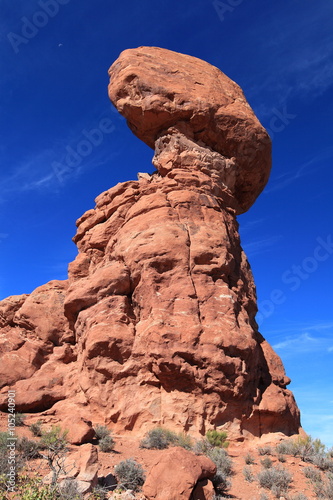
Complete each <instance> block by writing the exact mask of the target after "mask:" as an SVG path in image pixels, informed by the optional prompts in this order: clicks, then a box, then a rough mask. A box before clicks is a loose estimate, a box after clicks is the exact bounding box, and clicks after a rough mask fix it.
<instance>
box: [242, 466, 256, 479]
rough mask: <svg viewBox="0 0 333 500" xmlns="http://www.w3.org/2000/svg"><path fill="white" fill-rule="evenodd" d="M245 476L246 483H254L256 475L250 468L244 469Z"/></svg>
mask: <svg viewBox="0 0 333 500" xmlns="http://www.w3.org/2000/svg"><path fill="white" fill-rule="evenodd" d="M243 476H244V479H245V481H248V482H249V483H252V482H253V481H254V475H253V474H252V471H251V469H250V467H244V469H243Z"/></svg>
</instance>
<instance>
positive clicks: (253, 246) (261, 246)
mask: <svg viewBox="0 0 333 500" xmlns="http://www.w3.org/2000/svg"><path fill="white" fill-rule="evenodd" d="M282 238H283V237H282V235H279V234H276V235H273V236H268V237H267V238H261V239H258V240H253V241H249V242H245V243H243V245H242V246H243V248H244V251H245V253H246V254H247V255H248V256H251V257H253V256H254V255H259V254H262V253H264V252H266V251H267V250H269V249H270V248H271V247H272V246H275V245H276V244H277V243H278V242H279V241H281V240H282Z"/></svg>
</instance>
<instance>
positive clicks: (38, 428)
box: [29, 420, 43, 437]
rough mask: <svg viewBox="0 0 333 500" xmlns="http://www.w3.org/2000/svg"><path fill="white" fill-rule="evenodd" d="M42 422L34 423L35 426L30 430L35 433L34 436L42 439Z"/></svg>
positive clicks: (31, 426) (32, 425)
mask: <svg viewBox="0 0 333 500" xmlns="http://www.w3.org/2000/svg"><path fill="white" fill-rule="evenodd" d="M42 424H43V421H42V420H37V422H34V423H33V424H31V425H30V427H29V429H30V430H31V432H32V433H33V435H34V436H36V437H40V436H41V435H42Z"/></svg>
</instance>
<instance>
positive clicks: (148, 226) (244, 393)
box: [0, 47, 300, 439]
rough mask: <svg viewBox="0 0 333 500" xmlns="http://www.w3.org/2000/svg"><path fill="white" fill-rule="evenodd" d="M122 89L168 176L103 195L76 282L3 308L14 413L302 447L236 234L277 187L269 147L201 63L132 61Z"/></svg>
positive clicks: (122, 102)
mask: <svg viewBox="0 0 333 500" xmlns="http://www.w3.org/2000/svg"><path fill="white" fill-rule="evenodd" d="M171 68H172V69H171ZM150 71H151V73H152V76H149V72H150ZM110 74H111V83H110V95H111V98H112V99H113V101H114V102H115V104H116V105H117V106H118V108H119V110H120V111H121V112H123V113H124V115H125V116H126V117H127V118H128V120H129V123H130V125H131V127H132V128H133V129H135V133H136V134H137V135H138V136H139V137H141V138H142V139H143V140H145V141H146V142H147V143H149V144H150V145H153V143H154V141H155V156H154V159H153V163H154V165H155V166H156V168H157V172H156V173H155V174H153V175H152V176H150V175H148V174H145V175H143V174H140V176H139V180H138V181H129V182H125V183H122V184H118V185H117V186H115V187H113V188H111V189H109V190H108V191H105V192H104V193H102V194H101V195H100V196H98V197H97V199H96V207H95V208H94V209H92V210H89V211H88V212H86V213H85V214H84V215H83V216H82V217H81V218H80V219H79V220H78V221H77V234H76V236H75V238H74V241H75V243H76V244H77V246H78V249H79V253H78V256H77V258H76V259H75V261H74V262H72V263H71V264H70V265H69V278H68V281H65V282H58V281H54V282H51V283H49V284H47V285H44V286H43V287H39V288H38V289H36V290H35V291H34V292H33V293H32V294H31V295H30V296H22V297H10V298H8V299H6V300H5V301H3V302H2V303H1V304H0V325H1V336H0V349H1V351H0V352H1V353H2V362H1V382H2V386H3V388H2V391H1V392H0V409H5V408H6V394H7V389H8V386H12V387H14V388H15V389H16V394H17V395H16V404H17V408H18V409H20V410H21V411H29V410H33V411H44V413H43V415H44V416H45V417H47V418H49V419H51V420H52V419H56V418H59V419H63V418H64V417H68V416H69V415H73V414H75V415H76V416H77V417H78V418H81V419H89V420H92V421H94V422H104V423H108V424H112V427H113V429H114V430H115V431H116V432H124V431H133V432H135V433H138V434H143V433H144V432H145V431H146V430H148V429H149V428H152V427H154V426H156V425H164V426H166V427H169V428H171V429H176V430H186V431H190V432H191V433H193V434H197V435H198V434H204V433H205V432H206V431H207V429H210V428H223V429H225V430H228V432H229V438H231V439H232V438H241V439H243V438H246V437H248V436H253V435H254V436H261V435H262V434H264V433H268V432H277V431H281V432H284V433H285V434H292V433H297V432H298V430H299V426H300V422H299V411H298V408H297V406H296V404H295V401H294V398H293V395H292V393H291V392H290V391H289V390H288V389H286V386H287V384H288V383H289V382H290V380H289V379H288V378H287V377H286V376H285V372H284V369H283V365H282V362H281V360H280V358H279V357H278V356H277V355H276V354H275V352H274V351H273V350H272V348H271V347H270V346H269V344H268V343H267V342H266V341H265V339H264V338H263V337H262V336H261V334H260V333H259V332H258V328H257V324H256V321H255V314H256V311H257V306H256V294H255V286H254V283H253V277H252V274H251V270H250V266H249V264H248V262H247V259H246V256H245V254H244V252H243V250H242V248H241V245H240V240H239V235H238V224H237V221H236V214H237V213H239V212H241V211H243V210H245V209H246V208H248V206H250V205H251V203H253V201H254V200H255V198H256V196H258V194H259V193H260V191H261V190H262V188H263V186H264V184H265V182H266V180H267V177H268V174H269V168H270V156H269V150H270V149H269V148H270V146H269V142H268V140H267V134H266V132H265V131H264V129H263V128H262V126H261V125H260V123H259V122H258V120H257V119H256V118H255V116H254V114H253V112H252V110H251V108H250V107H249V106H248V104H247V103H246V101H245V98H244V96H243V94H242V93H241V90H240V89H239V87H238V86H237V85H236V84H234V83H233V82H231V81H230V80H229V79H228V78H227V77H226V76H225V75H223V74H222V73H221V72H220V71H219V70H218V69H217V68H214V67H212V66H210V65H209V64H208V63H204V62H203V61H199V60H198V59H195V58H192V57H190V56H184V55H180V54H175V53H173V52H170V51H166V50H164V49H156V48H149V47H148V48H140V49H133V50H129V51H125V52H124V53H122V54H121V56H120V58H119V60H117V61H116V62H115V63H114V64H113V65H112V67H111V70H110ZM133 75H134V76H133ZM132 77H133V78H132ZM157 77H158V78H157ZM154 82H155V83H154ZM156 82H158V86H156V85H157V84H156ZM196 82H197V83H196ZM198 82H199V83H198ZM129 85H130V86H129ZM168 92H170V95H171V93H173V94H174V98H173V100H170V99H169V101H170V102H169V104H168V103H167V99H168ZM196 100H197V101H198V102H199V101H200V106H199V108H197V107H196V104H195V103H196ZM197 123H200V130H199V128H198V127H199V125H198V127H197ZM63 311H64V313H65V316H66V318H65V317H64V314H63ZM18 360H19V362H18ZM134 396H135V397H134ZM67 422H68V425H70V419H69V418H68V419H67ZM73 425H74V424H73Z"/></svg>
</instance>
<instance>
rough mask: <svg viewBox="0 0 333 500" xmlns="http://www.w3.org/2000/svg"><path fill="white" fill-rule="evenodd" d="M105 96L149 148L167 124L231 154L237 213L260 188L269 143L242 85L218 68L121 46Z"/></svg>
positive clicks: (173, 54) (158, 50)
mask: <svg viewBox="0 0 333 500" xmlns="http://www.w3.org/2000/svg"><path fill="white" fill-rule="evenodd" d="M109 75H110V77H111V81H110V85H109V96H110V99H111V101H112V102H113V103H114V105H115V106H116V107H117V109H118V111H120V113H122V114H123V115H124V116H125V117H126V118H127V122H128V125H129V127H130V129H131V130H132V131H133V132H134V133H135V134H136V135H137V136H138V137H139V138H140V139H142V140H143V141H144V142H145V143H146V144H148V146H150V147H151V148H153V149H155V147H156V146H155V142H156V140H157V139H158V137H160V136H161V135H164V134H165V131H166V130H167V129H168V128H169V127H174V126H177V127H178V128H182V127H186V130H187V134H188V136H189V137H191V138H193V140H194V141H195V142H196V143H203V144H204V145H206V146H208V147H210V148H212V150H213V151H216V152H217V153H219V154H221V155H223V156H226V157H228V158H230V159H231V160H232V161H231V162H230V163H231V165H232V167H231V168H232V170H233V176H232V181H233V183H234V186H232V187H234V188H235V189H233V192H234V194H235V196H236V197H237V199H238V201H239V206H238V211H239V212H240V213H241V212H242V211H246V210H247V209H248V208H249V207H250V206H251V205H252V203H253V202H254V200H255V199H256V197H257V196H258V194H259V193H260V192H261V191H262V189H263V188H264V186H265V184H266V182H267V180H268V176H269V172H270V164H271V141H270V139H269V136H268V134H267V132H266V131H265V129H264V128H263V127H262V125H261V124H260V122H259V121H258V119H257V118H256V116H255V115H254V113H253V111H252V109H251V108H250V106H249V104H248V103H247V101H246V99H245V97H244V94H243V92H242V90H241V88H240V87H239V86H238V85H237V84H236V83H235V82H233V81H232V80H230V78H228V77H227V76H226V75H225V74H223V73H222V72H221V71H220V70H219V69H218V68H215V67H214V66H212V65H211V64H209V63H207V62H205V61H202V60H201V59H197V58H196V57H192V56H188V55H184V54H179V53H177V52H172V51H171V50H166V49H161V48H159V47H139V48H137V49H129V50H125V51H124V52H122V53H121V54H120V57H119V58H118V59H117V60H116V61H115V62H114V63H113V65H112V66H111V68H110V70H109Z"/></svg>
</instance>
